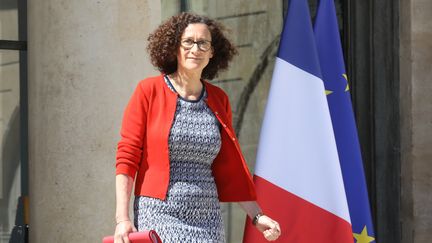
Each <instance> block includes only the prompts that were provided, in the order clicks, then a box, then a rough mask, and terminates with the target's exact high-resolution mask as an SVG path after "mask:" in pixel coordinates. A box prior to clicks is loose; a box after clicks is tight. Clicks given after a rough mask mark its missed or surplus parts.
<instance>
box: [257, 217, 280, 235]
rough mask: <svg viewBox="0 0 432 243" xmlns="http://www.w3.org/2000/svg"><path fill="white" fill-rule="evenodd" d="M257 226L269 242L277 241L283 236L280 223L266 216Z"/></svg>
mask: <svg viewBox="0 0 432 243" xmlns="http://www.w3.org/2000/svg"><path fill="white" fill-rule="evenodd" d="M255 226H256V227H257V229H258V230H259V231H260V232H261V233H263V235H264V237H265V238H266V240H268V241H274V240H277V238H279V236H280V235H281V229H280V226H279V223H278V222H276V221H274V220H273V219H271V218H270V217H268V216H266V215H262V216H260V217H259V218H258V220H257V224H256V225H255Z"/></svg>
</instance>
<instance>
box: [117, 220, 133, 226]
mask: <svg viewBox="0 0 432 243" xmlns="http://www.w3.org/2000/svg"><path fill="white" fill-rule="evenodd" d="M126 221H130V219H123V220H120V221H118V222H117V223H116V225H118V224H120V223H122V222H126Z"/></svg>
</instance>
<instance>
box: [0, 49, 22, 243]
mask: <svg viewBox="0 0 432 243" xmlns="http://www.w3.org/2000/svg"><path fill="white" fill-rule="evenodd" d="M19 84H20V82H19V52H18V51H10V50H0V144H1V147H0V172H1V173H0V243H7V242H9V237H10V233H11V231H12V228H13V226H14V225H15V215H16V211H17V202H18V197H19V196H20V195H21V168H20V167H21V163H20V153H21V151H20V149H21V145H20V112H19V100H20V96H19V95H20V86H19Z"/></svg>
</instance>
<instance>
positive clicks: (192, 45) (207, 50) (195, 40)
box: [177, 23, 213, 73]
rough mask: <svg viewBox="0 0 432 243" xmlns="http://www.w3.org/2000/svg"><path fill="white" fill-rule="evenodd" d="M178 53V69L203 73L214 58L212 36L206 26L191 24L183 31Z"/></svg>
mask: <svg viewBox="0 0 432 243" xmlns="http://www.w3.org/2000/svg"><path fill="white" fill-rule="evenodd" d="M180 43H181V44H180V47H179V49H178V51H177V64H178V65H177V68H178V69H183V70H184V71H188V72H190V71H193V72H199V73H201V72H202V70H203V69H204V68H205V67H206V66H207V64H208V63H209V61H210V58H212V57H213V48H212V47H211V34H210V31H209V30H208V28H207V25H206V24H202V23H196V24H189V25H188V26H187V27H186V29H185V30H184V31H183V34H182V36H181V39H180Z"/></svg>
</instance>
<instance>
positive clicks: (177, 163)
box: [134, 77, 225, 243]
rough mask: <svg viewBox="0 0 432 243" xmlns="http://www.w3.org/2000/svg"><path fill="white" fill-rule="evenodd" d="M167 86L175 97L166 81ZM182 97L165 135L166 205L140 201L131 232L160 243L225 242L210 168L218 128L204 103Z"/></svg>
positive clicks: (218, 141) (217, 142) (146, 199)
mask: <svg viewBox="0 0 432 243" xmlns="http://www.w3.org/2000/svg"><path fill="white" fill-rule="evenodd" d="M165 82H166V83H167V85H168V86H169V87H170V89H171V90H172V91H173V92H176V91H175V89H174V87H173V86H172V85H171V83H170V81H169V79H168V77H165ZM206 96H207V94H206V91H205V89H204V88H203V92H202V94H201V96H200V98H199V99H198V100H197V101H188V100H184V99H182V98H181V97H180V96H179V98H178V99H177V108H176V112H175V117H174V121H173V124H172V127H171V130H170V134H169V141H168V143H169V156H170V182H169V186H168V194H167V198H166V200H165V201H163V200H160V199H156V198H150V197H145V196H138V197H136V198H135V202H134V214H135V218H134V220H135V226H136V227H137V228H138V230H139V231H143V230H150V229H154V230H156V232H157V233H158V234H159V235H160V237H161V239H162V242H164V243H180V242H187V243H193V242H197V243H198V242H206V243H208V242H217V243H219V242H225V236H224V226H223V221H222V217H221V210H220V204H219V199H218V194H217V189H216V184H215V182H214V178H213V175H212V170H211V164H212V162H213V160H214V159H215V158H216V155H217V154H218V152H219V150H220V147H221V137H220V126H219V122H218V120H217V119H216V117H215V116H214V114H213V112H212V111H211V110H210V109H209V108H208V107H207V104H206V103H205V102H204V99H205V98H206Z"/></svg>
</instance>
